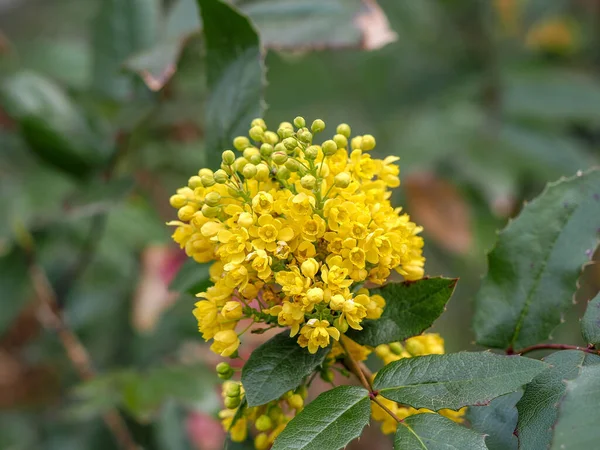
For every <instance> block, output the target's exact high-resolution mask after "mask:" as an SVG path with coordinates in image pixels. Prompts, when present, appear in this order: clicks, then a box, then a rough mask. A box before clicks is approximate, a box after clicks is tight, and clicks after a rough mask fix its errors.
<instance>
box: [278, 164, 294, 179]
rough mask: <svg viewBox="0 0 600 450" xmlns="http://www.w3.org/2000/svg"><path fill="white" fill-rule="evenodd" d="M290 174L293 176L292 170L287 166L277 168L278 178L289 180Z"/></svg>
mask: <svg viewBox="0 0 600 450" xmlns="http://www.w3.org/2000/svg"><path fill="white" fill-rule="evenodd" d="M290 176H292V172H290V169H288V168H287V167H285V166H284V167H280V168H279V169H277V178H279V179H280V180H287V179H288V178H289V177H290Z"/></svg>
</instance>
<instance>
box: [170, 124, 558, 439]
mask: <svg viewBox="0 0 600 450" xmlns="http://www.w3.org/2000/svg"><path fill="white" fill-rule="evenodd" d="M324 129H325V123H324V122H323V121H322V120H315V121H314V122H312V124H311V126H310V128H308V127H307V126H306V122H305V120H304V118H302V117H296V118H295V119H294V120H293V123H289V122H283V123H281V124H280V125H279V127H278V129H277V131H271V130H268V128H267V126H266V124H265V122H264V121H263V120H262V119H255V120H254V121H252V123H251V127H250V130H249V133H248V135H249V136H248V137H246V136H238V137H236V138H235V139H234V140H233V148H235V150H236V151H237V152H239V153H238V154H236V153H235V151H234V150H225V151H224V152H223V153H222V163H221V167H220V169H218V170H217V171H215V172H213V171H212V170H209V169H201V170H200V171H199V172H198V174H197V175H194V176H192V177H191V178H190V179H189V181H188V185H187V186H185V187H183V188H181V189H179V190H178V191H177V193H176V194H175V195H173V196H172V197H171V199H170V202H171V205H172V206H173V207H174V208H177V210H178V212H177V215H178V218H179V220H177V221H173V222H169V225H171V226H174V227H176V228H175V232H174V234H173V239H174V240H175V241H176V242H177V243H178V244H179V245H180V246H181V248H183V249H185V252H186V253H187V255H188V256H190V257H191V258H193V259H194V260H195V261H197V262H198V263H209V262H212V264H211V265H210V270H209V273H210V280H211V282H212V283H213V284H212V285H211V286H210V287H209V288H208V289H206V291H205V292H201V293H198V294H197V296H198V297H199V298H200V300H199V301H198V302H197V303H196V305H195V309H194V311H193V313H194V316H195V317H196V319H197V321H198V328H199V331H200V332H201V333H202V337H203V338H204V339H205V340H206V341H211V346H210V348H211V350H212V351H213V352H214V353H217V354H218V355H220V356H222V357H226V358H232V359H234V360H241V359H242V358H241V357H240V352H239V351H238V349H239V347H240V345H241V339H243V335H244V334H245V333H248V332H250V333H264V332H265V331H268V330H271V329H274V328H285V330H284V331H282V332H280V333H279V334H277V335H275V336H274V337H272V338H271V339H270V340H268V341H266V342H265V343H263V344H262V345H261V346H260V347H258V348H257V349H255V350H254V351H253V352H252V353H251V354H250V356H249V357H248V359H247V360H246V361H243V367H242V369H241V376H240V374H239V372H240V370H239V369H234V368H233V367H232V365H231V364H230V363H229V362H226V361H223V362H221V363H219V364H218V365H217V368H216V369H217V373H218V375H219V377H220V378H221V379H223V380H225V382H224V383H223V386H222V394H223V403H224V406H225V409H223V410H222V411H221V413H220V418H221V420H222V423H223V426H224V428H225V430H227V431H228V432H229V435H230V438H231V439H232V440H233V441H239V442H241V441H245V440H247V439H248V438H250V437H252V439H253V440H254V446H255V448H256V449H258V450H264V449H269V448H273V449H274V450H281V449H317V448H318V449H320V450H329V449H333V450H335V449H339V448H342V447H344V446H345V445H346V444H347V443H349V442H350V441H351V440H352V439H354V438H356V437H358V436H360V434H361V431H362V429H363V427H364V426H365V425H366V424H367V423H368V422H369V420H370V419H371V418H372V419H373V420H375V421H377V422H379V423H380V424H381V430H382V431H383V433H386V434H389V433H395V440H394V448H396V449H413V448H428V449H429V448H430V449H435V448H439V447H436V446H435V445H436V444H435V443H436V442H437V443H438V444H439V442H442V441H444V442H445V441H447V442H448V443H450V444H452V445H453V446H454V448H461V449H485V448H487V447H486V444H485V441H484V434H483V433H478V432H477V431H474V430H472V429H469V428H467V427H465V426H464V424H463V416H464V413H465V407H466V406H469V405H484V404H487V403H489V401H490V400H491V399H493V398H495V397H499V396H502V395H504V394H506V393H509V392H514V391H516V390H517V389H519V388H520V387H521V386H523V385H524V384H526V383H529V382H530V381H531V380H532V379H533V378H534V377H536V376H537V375H538V374H540V373H541V372H542V371H544V370H545V369H546V368H547V367H548V366H547V365H546V364H545V363H543V362H540V361H537V360H533V359H529V358H523V357H520V356H517V355H514V356H507V355H497V354H492V353H489V352H473V353H467V352H464V353H458V354H451V355H444V341H443V339H442V338H441V337H440V336H439V335H438V334H434V333H425V334H423V332H424V331H425V330H426V329H427V328H429V327H430V326H431V325H432V323H433V322H434V320H435V319H436V318H437V317H438V316H439V315H440V314H441V313H442V312H443V310H444V308H445V305H446V303H447V301H448V300H449V298H450V297H451V295H452V292H453V290H454V286H455V284H456V281H457V280H453V279H448V278H429V277H425V276H424V275H425V272H424V263H425V258H424V257H423V254H422V250H423V239H422V237H421V236H420V233H421V231H422V228H421V227H420V226H418V225H416V224H415V223H414V222H412V221H411V220H410V217H409V216H408V215H407V214H406V213H404V212H403V211H402V208H397V207H396V208H395V207H394V206H392V203H391V196H392V189H394V188H397V187H399V186H400V179H399V167H398V166H397V165H396V164H395V163H396V162H397V161H398V158H397V157H395V156H388V157H386V158H384V159H377V158H375V157H373V156H372V154H371V151H372V150H373V149H374V148H375V145H376V142H375V138H374V137H373V136H371V135H368V134H366V135H362V136H354V137H351V129H350V127H349V126H348V125H347V124H341V125H338V126H337V128H336V133H335V134H334V135H333V136H332V138H331V139H325V140H324V141H322V142H321V143H320V144H317V143H316V142H314V139H315V136H316V135H317V134H318V133H321V132H323V131H324ZM394 273H395V274H396V275H394ZM398 274H399V275H401V276H402V278H403V280H402V281H396V282H394V278H399V277H398ZM512 353H515V352H512ZM367 360H368V361H367ZM377 361H379V362H378V363H377ZM367 362H368V363H369V366H371V367H372V366H373V365H374V364H375V365H378V366H379V367H381V369H380V370H379V372H378V373H376V374H374V373H372V372H371V371H370V370H369V369H368V367H367ZM233 365H234V366H236V367H238V366H239V365H240V364H237V363H236V364H233ZM351 375H353V376H354V377H355V379H356V381H358V382H359V383H360V385H361V386H352V385H343V386H336V384H337V383H339V380H340V379H341V380H344V379H345V378H349V377H350V376H351ZM317 376H320V377H321V378H322V380H324V381H325V382H326V383H331V384H332V385H333V386H334V388H333V389H331V390H329V391H326V392H323V393H322V394H320V395H319V396H318V397H317V398H316V399H314V400H313V401H311V402H307V399H308V396H309V388H310V387H311V385H312V383H313V380H314V379H315V377H317ZM429 444H431V446H429Z"/></svg>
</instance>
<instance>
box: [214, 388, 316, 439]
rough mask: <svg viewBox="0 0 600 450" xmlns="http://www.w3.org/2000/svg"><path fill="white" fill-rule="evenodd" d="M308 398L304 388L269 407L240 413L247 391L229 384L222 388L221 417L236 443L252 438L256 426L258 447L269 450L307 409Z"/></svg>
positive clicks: (270, 404) (246, 409)
mask: <svg viewBox="0 0 600 450" xmlns="http://www.w3.org/2000/svg"><path fill="white" fill-rule="evenodd" d="M306 395H307V389H306V387H305V386H300V387H299V388H298V389H296V390H295V391H289V392H286V393H285V394H284V395H283V396H282V397H281V398H280V399H278V400H274V401H272V402H269V403H267V404H266V405H262V406H256V407H252V408H244V409H243V410H242V411H241V414H240V413H238V412H237V409H238V407H239V406H240V404H241V401H242V399H243V397H244V388H243V387H242V385H241V383H238V382H235V381H226V382H225V383H223V388H222V396H223V402H224V404H225V409H224V410H222V411H221V412H220V413H219V417H220V418H221V422H222V424H223V428H224V429H225V430H226V431H228V432H229V433H230V436H231V440H233V441H234V442H244V441H245V440H246V439H247V437H248V425H249V424H254V428H255V429H256V433H255V437H254V447H255V448H256V450H266V449H268V448H270V447H271V446H272V445H273V442H274V441H275V439H276V438H277V436H279V434H280V433H281V432H282V431H283V429H284V428H285V426H286V425H287V423H288V422H289V421H290V420H292V419H293V418H294V416H295V415H296V414H297V413H298V412H300V411H301V410H302V409H303V408H304V400H305V399H306ZM236 414H237V416H238V417H236ZM234 420H235V421H234Z"/></svg>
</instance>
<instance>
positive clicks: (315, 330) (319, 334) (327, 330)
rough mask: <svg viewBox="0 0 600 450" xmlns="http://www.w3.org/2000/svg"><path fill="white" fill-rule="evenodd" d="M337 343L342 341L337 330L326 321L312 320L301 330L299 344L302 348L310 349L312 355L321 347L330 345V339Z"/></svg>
mask: <svg viewBox="0 0 600 450" xmlns="http://www.w3.org/2000/svg"><path fill="white" fill-rule="evenodd" d="M330 337H332V338H333V339H335V340H336V341H338V340H339V339H340V332H339V331H338V329H337V328H334V327H330V326H329V322H328V321H326V320H317V319H310V320H309V321H308V322H307V323H306V325H304V326H303V327H302V329H301V330H300V336H299V338H298V343H299V344H300V346H301V347H308V351H309V352H310V353H316V352H317V350H318V349H319V348H320V347H323V348H325V347H327V346H328V345H329V338H330Z"/></svg>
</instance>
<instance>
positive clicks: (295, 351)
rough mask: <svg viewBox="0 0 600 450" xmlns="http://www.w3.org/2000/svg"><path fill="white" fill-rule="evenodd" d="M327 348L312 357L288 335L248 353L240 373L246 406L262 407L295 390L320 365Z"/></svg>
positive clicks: (287, 333)
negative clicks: (248, 356) (248, 355)
mask: <svg viewBox="0 0 600 450" xmlns="http://www.w3.org/2000/svg"><path fill="white" fill-rule="evenodd" d="M327 353H329V348H321V349H319V350H318V351H317V352H316V353H315V354H311V353H309V352H308V349H306V348H302V347H300V346H299V345H298V342H297V339H296V338H295V337H294V338H292V337H290V336H289V331H284V332H282V333H279V334H278V335H277V336H275V337H273V338H271V339H269V340H268V341H267V342H265V343H264V344H262V345H261V346H260V347H258V348H257V349H256V350H254V351H253V352H252V354H251V355H250V358H248V361H247V362H246V364H245V365H244V368H243V369H242V384H243V385H244V389H245V390H246V399H247V400H248V405H249V406H251V407H252V406H258V405H264V404H265V403H267V402H270V401H271V400H275V399H277V398H279V397H281V395H283V394H284V393H285V392H287V391H289V390H292V389H295V388H297V387H298V386H299V385H300V383H301V382H302V379H303V378H304V377H305V376H307V375H309V374H311V373H312V372H313V371H314V370H315V369H316V368H317V367H318V366H320V365H321V364H322V363H323V360H324V359H325V356H326V355H327Z"/></svg>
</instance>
